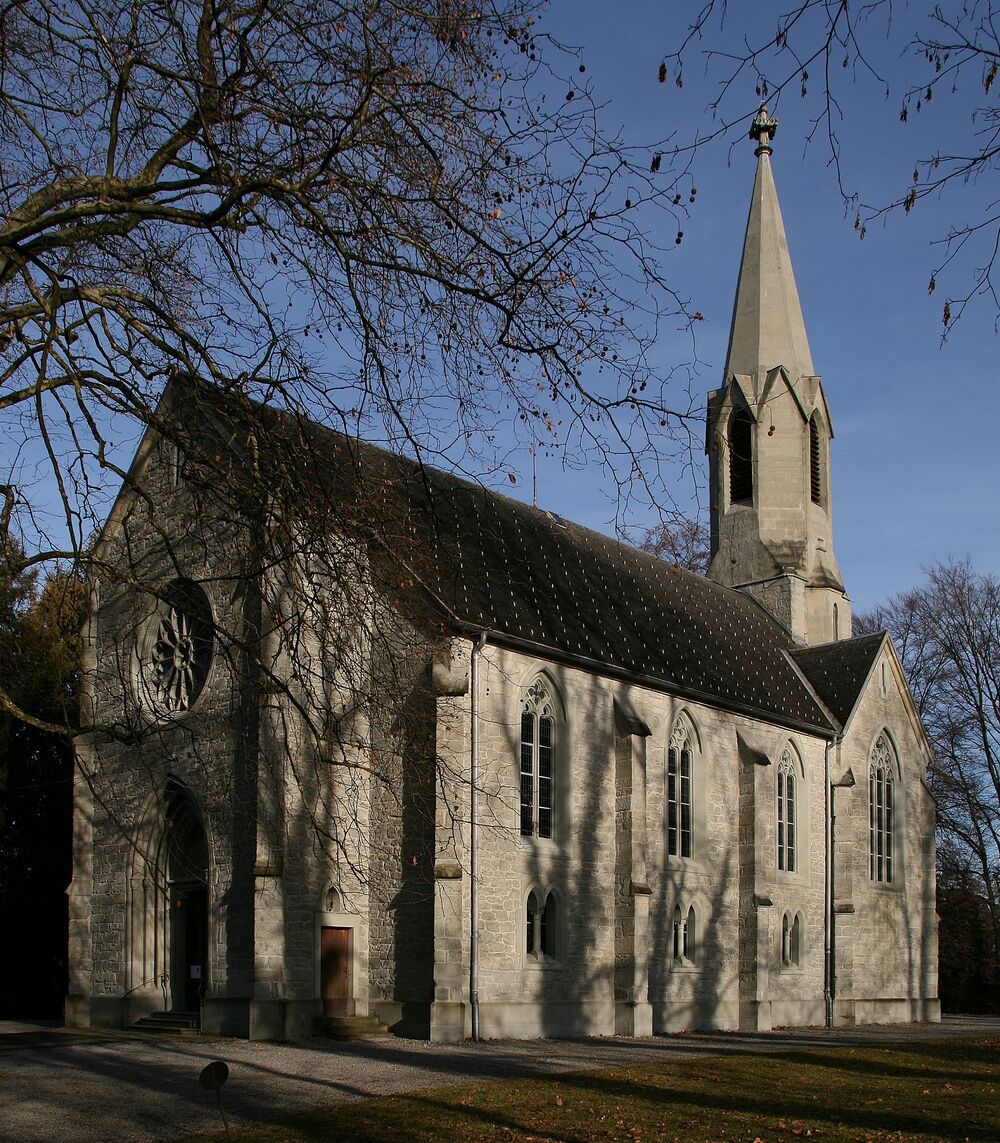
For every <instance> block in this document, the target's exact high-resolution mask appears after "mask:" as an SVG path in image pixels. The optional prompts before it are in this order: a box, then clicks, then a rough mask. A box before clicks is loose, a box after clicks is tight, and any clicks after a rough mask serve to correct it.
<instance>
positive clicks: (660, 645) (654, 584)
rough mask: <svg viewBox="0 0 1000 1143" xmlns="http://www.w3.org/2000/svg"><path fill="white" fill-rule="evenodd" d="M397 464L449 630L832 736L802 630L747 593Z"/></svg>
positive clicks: (428, 582)
mask: <svg viewBox="0 0 1000 1143" xmlns="http://www.w3.org/2000/svg"><path fill="white" fill-rule="evenodd" d="M383 455H384V454H383ZM393 463H394V466H398V467H397V471H398V472H399V473H400V474H401V475H402V477H403V479H402V481H401V484H400V486H399V488H394V489H393V492H392V493H391V499H394V500H395V499H396V498H397V497H398V496H399V495H400V492H401V493H402V500H403V501H405V503H406V505H407V509H408V511H407V515H408V518H409V521H410V529H409V530H410V533H411V534H412V535H416V536H420V537H422V541H421V542H420V543H419V544H418V545H416V546H415V551H416V553H417V554H415V555H414V557H413V560H414V570H415V572H416V577H417V579H418V581H419V582H421V583H422V585H423V587H424V588H425V589H426V591H427V593H428V595H429V596H430V597H431V598H432V599H433V600H434V601H435V605H436V606H435V611H436V612H437V618H438V619H439V620H440V621H441V622H443V623H444V625H445V626H446V627H452V628H455V627H457V628H458V629H459V630H462V631H463V632H465V633H469V632H470V631H474V630H477V629H485V630H488V631H489V633H490V635H489V638H490V641H491V642H498V643H503V644H506V645H510V646H514V647H517V648H520V649H522V650H525V651H527V652H529V653H536V654H539V655H548V656H551V657H554V658H557V659H560V660H563V661H568V662H572V663H576V664H578V665H580V666H581V667H584V668H586V669H594V670H598V671H600V672H602V673H604V674H610V675H617V676H620V677H624V678H627V679H632V680H635V681H641V682H642V683H643V684H644V685H651V686H654V687H661V688H664V689H669V690H671V691H673V692H676V693H679V694H682V695H686V696H688V697H690V698H693V699H697V700H699V701H704V702H709V703H714V704H716V705H720V706H724V707H727V708H729V709H735V710H740V711H744V712H746V713H750V714H754V715H757V716H763V717H767V718H768V719H770V720H772V721H777V722H779V723H781V724H783V725H787V726H793V727H801V728H809V729H813V730H817V731H818V732H819V733H827V734H828V733H829V732H830V730H831V724H830V720H829V717H828V716H827V714H826V713H825V711H824V710H823V707H822V705H821V704H820V703H819V702H817V700H816V697H815V695H813V694H812V692H811V691H810V689H809V687H808V686H806V685H805V684H804V683H803V681H802V678H801V676H800V675H799V673H798V671H797V670H796V669H795V668H794V667H793V665H792V662H791V660H790V659H789V657H788V654H787V652H788V651H789V650H790V649H791V648H792V647H793V646H794V644H793V641H792V639H791V637H790V636H789V634H788V633H787V631H786V630H785V629H784V628H783V627H782V626H781V625H780V624H778V623H777V622H775V621H774V619H772V618H771V616H770V615H769V614H768V613H767V612H766V611H765V610H764V609H763V608H762V607H761V606H760V605H759V604H758V603H757V602H756V601H755V600H754V599H753V598H752V597H750V596H749V595H746V594H744V593H742V592H739V591H735V590H733V589H731V588H727V587H723V586H721V585H719V584H716V583H714V582H713V581H711V580H709V579H706V578H705V577H704V576H701V575H697V574H695V573H693V572H688V571H685V570H682V569H681V568H679V567H677V566H675V565H673V564H669V563H667V562H665V561H663V560H660V559H658V558H656V557H655V556H651V555H648V554H646V553H645V552H641V551H639V550H638V549H636V548H634V547H632V546H631V545H629V544H623V543H619V542H618V541H616V540H613V539H611V538H610V537H608V536H605V535H602V534H601V533H598V532H594V531H592V530H590V529H589V528H584V527H581V526H580V525H578V524H574V523H571V522H570V521H568V520H564V519H562V518H560V517H558V516H556V515H554V514H552V513H549V512H546V511H544V510H541V509H538V508H533V507H530V506H528V505H525V504H521V503H519V502H517V501H514V500H511V499H509V498H507V497H505V496H502V495H500V494H499V493H496V492H492V491H490V490H488V489H485V488H483V487H481V486H478V485H474V484H470V483H468V482H466V481H464V480H460V479H458V478H457V477H454V476H450V475H446V474H444V473H441V472H438V471H436V470H434V469H428V468H420V469H418V468H417V467H416V466H415V465H411V464H410V463H409V462H406V461H398V460H397V459H395V458H394V461H393ZM408 467H409V473H407V472H406V469H407V468H408ZM389 514H390V515H391V512H390V513H389ZM388 556H389V559H390V561H392V560H393V559H394V553H393V552H392V551H389V552H388Z"/></svg>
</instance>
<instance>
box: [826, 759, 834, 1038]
mask: <svg viewBox="0 0 1000 1143" xmlns="http://www.w3.org/2000/svg"><path fill="white" fill-rule="evenodd" d="M834 741H836V740H835V739H831V740H830V741H828V742H827V744H826V750H825V751H824V753H823V800H824V807H823V819H824V823H825V832H826V842H825V846H824V852H825V859H824V869H823V1008H824V1012H825V1014H826V1026H827V1027H828V1028H832V1027H833V786H832V784H831V782H830V751H831V750H832V749H833V744H834Z"/></svg>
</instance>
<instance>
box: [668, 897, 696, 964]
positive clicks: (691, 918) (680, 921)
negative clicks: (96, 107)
mask: <svg viewBox="0 0 1000 1143" xmlns="http://www.w3.org/2000/svg"><path fill="white" fill-rule="evenodd" d="M696 936H697V918H696V916H695V911H694V905H690V906H689V907H688V908H687V909H686V910H685V909H684V908H682V906H680V905H675V906H674V919H673V927H672V941H673V947H672V952H673V959H674V962H675V963H676V964H694V963H695V962H696V960H697V955H696V948H697V940H696Z"/></svg>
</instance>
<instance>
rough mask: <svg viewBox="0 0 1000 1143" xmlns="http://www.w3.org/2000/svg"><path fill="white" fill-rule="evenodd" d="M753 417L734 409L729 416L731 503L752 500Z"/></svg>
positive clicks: (748, 502) (745, 411)
mask: <svg viewBox="0 0 1000 1143" xmlns="http://www.w3.org/2000/svg"><path fill="white" fill-rule="evenodd" d="M753 423H754V422H753V417H752V416H751V415H750V412H749V410H748V409H736V410H735V411H734V413H733V415H732V416H731V417H730V418H729V499H730V500H731V501H732V503H733V504H750V503H752V502H753Z"/></svg>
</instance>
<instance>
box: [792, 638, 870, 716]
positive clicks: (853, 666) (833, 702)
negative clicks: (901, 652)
mask: <svg viewBox="0 0 1000 1143" xmlns="http://www.w3.org/2000/svg"><path fill="white" fill-rule="evenodd" d="M884 639H885V632H884V631H878V632H876V633H875V634H874V635H861V636H859V637H858V638H857V639H843V640H841V641H840V642H839V643H823V644H822V645H821V646H819V647H797V648H796V649H795V650H794V651H793V652H792V656H793V658H794V659H795V661H796V663H798V665H799V668H800V669H801V671H802V673H803V674H804V675H805V677H806V678H807V679H808V680H809V682H810V683H811V684H812V685H813V687H814V688H815V690H816V693H817V694H818V695H819V697H820V698H821V699H822V700H823V702H824V703H826V705H827V706H828V707H829V708H830V711H831V712H832V713H833V714H834V716H835V717H836V719H837V721H838V722H839V723H840V725H841V726H843V725H845V723H846V722H847V720H848V719H849V718H850V717H851V713H852V711H853V710H854V707H855V705H856V704H857V701H858V699H859V698H860V697H861V688H862V687H863V686H864V684H865V679H867V678H868V674H869V672H870V671H871V669H872V664H873V663H874V662H875V658H876V656H877V655H878V653H879V650H880V649H881V647H882V641H883V640H884Z"/></svg>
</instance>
